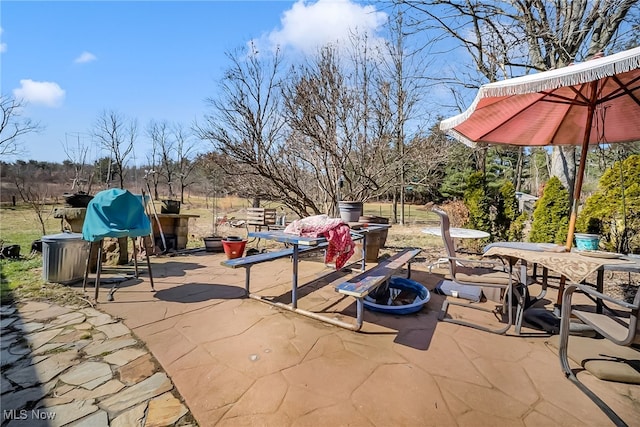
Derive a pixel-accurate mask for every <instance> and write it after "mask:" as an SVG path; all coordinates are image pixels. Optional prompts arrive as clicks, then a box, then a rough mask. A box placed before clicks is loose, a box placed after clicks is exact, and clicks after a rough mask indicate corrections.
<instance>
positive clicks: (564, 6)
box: [397, 0, 638, 198]
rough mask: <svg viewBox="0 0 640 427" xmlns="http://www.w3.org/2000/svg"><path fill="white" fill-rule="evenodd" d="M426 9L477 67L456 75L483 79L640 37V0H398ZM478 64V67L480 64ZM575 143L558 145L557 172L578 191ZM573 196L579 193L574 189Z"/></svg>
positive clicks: (427, 19)
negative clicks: (637, 24) (639, 20)
mask: <svg viewBox="0 0 640 427" xmlns="http://www.w3.org/2000/svg"><path fill="white" fill-rule="evenodd" d="M397 3H401V4H404V5H406V6H407V7H409V8H412V9H413V11H414V12H417V14H418V15H419V16H420V15H421V16H422V17H423V19H420V18H419V21H418V27H419V28H420V29H422V30H425V29H427V30H429V29H434V28H437V29H439V30H441V31H444V33H445V34H446V35H447V36H449V37H453V38H454V39H455V40H456V41H457V42H458V43H459V44H460V46H462V47H463V48H464V49H465V50H466V51H467V52H468V53H469V55H470V57H471V59H472V62H473V65H474V67H473V71H471V72H470V73H468V74H466V75H463V76H462V77H460V76H458V77H454V78H453V79H452V81H453V80H457V81H458V83H459V84H460V85H461V86H463V87H470V86H471V87H473V86H475V87H477V86H479V84H481V83H482V82H483V80H485V81H486V80H488V81H495V80H498V79H501V78H508V77H512V76H515V75H522V74H526V73H528V72H529V71H530V70H538V71H542V70H549V69H554V68H559V67H563V66H566V65H569V64H570V63H571V62H574V61H579V60H584V59H587V58H590V57H592V56H593V55H595V54H596V53H598V52H601V51H605V50H606V49H607V48H608V47H610V46H621V45H625V46H628V43H629V42H631V43H633V42H634V41H635V42H636V43H637V32H636V31H637V28H635V29H634V27H633V26H632V25H627V26H624V25H623V23H625V21H627V22H629V21H632V20H633V19H637V14H638V8H637V5H638V0H612V1H605V0H595V1H579V2H555V1H554V2H551V1H547V2H543V1H536V0H497V1H474V2H471V1H457V0H424V1H414V0H412V1H409V0H397ZM475 70H477V72H476V71H475ZM575 152H576V150H575V147H572V146H563V147H554V149H553V156H552V161H551V173H552V175H554V176H557V177H558V178H560V180H561V182H563V184H564V185H565V187H567V188H569V189H570V193H571V192H572V191H573V182H574V179H575V171H576V155H575ZM569 197H570V198H571V197H572V195H571V194H570V195H569Z"/></svg>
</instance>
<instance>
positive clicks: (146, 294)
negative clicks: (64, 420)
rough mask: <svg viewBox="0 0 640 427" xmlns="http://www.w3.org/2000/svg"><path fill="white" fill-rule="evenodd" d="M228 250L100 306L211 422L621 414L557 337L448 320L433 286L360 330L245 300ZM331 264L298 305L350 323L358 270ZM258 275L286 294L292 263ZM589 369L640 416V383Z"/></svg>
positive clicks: (558, 419)
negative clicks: (568, 366) (561, 349)
mask: <svg viewBox="0 0 640 427" xmlns="http://www.w3.org/2000/svg"><path fill="white" fill-rule="evenodd" d="M224 259H225V258H224V254H212V253H206V252H199V253H195V254H191V255H185V256H177V257H172V258H158V259H154V260H153V261H152V268H153V275H154V279H155V288H156V292H152V291H150V287H149V282H148V277H147V276H142V277H143V278H144V280H142V281H130V282H125V283H123V284H122V285H121V287H120V288H119V289H118V291H117V292H116V293H115V301H113V302H107V301H106V296H107V291H106V289H107V287H106V285H105V286H104V287H103V289H102V291H101V294H100V304H99V305H98V307H97V308H98V309H99V310H101V311H104V312H107V313H108V314H110V315H111V316H113V317H115V318H121V319H122V320H123V321H124V323H125V325H126V326H128V327H129V328H130V329H131V330H132V331H133V333H134V334H135V335H137V337H139V338H140V339H141V340H142V341H144V342H145V343H146V345H147V346H148V348H149V350H150V351H151V352H152V354H153V355H154V356H155V358H156V359H157V360H158V361H159V362H160V364H161V365H162V368H163V369H164V370H165V371H166V373H167V375H168V376H169V377H170V378H171V380H172V381H173V383H174V384H175V386H176V387H177V389H178V391H179V392H180V394H181V395H182V397H184V399H185V402H186V403H187V405H188V407H189V409H190V410H191V412H192V414H193V415H194V417H195V418H196V420H197V421H198V423H199V424H200V425H201V426H212V425H218V426H243V425H264V426H304V425H308V426H342V425H351V426H426V425H437V426H465V425H469V426H481V425H528V426H540V425H563V426H564V425H580V426H582V425H589V426H602V425H605V426H606V425H610V424H611V423H610V421H609V419H608V418H607V417H606V416H605V415H604V414H603V413H602V412H601V411H600V410H599V409H598V408H597V407H596V406H595V405H594V404H593V403H592V402H591V401H590V400H589V399H588V398H587V397H586V396H585V395H584V394H583V393H582V392H580V391H579V390H578V388H577V387H575V386H574V385H573V384H572V383H571V382H569V381H568V380H567V379H565V378H564V375H563V374H562V371H561V369H560V364H559V361H558V357H557V354H556V351H555V348H554V347H552V346H551V345H550V344H549V343H548V341H550V339H549V337H547V336H544V335H542V336H540V335H537V336H536V335H530V336H498V335H494V334H490V333H486V332H482V331H477V330H474V329H471V328H466V327H462V326H457V325H453V324H448V323H442V322H438V321H437V314H438V311H439V309H440V306H441V303H442V298H443V297H441V296H439V295H434V294H433V293H432V298H431V301H430V302H429V303H428V305H427V306H426V307H425V308H423V309H422V311H420V312H419V313H418V314H414V315H407V316H394V315H387V314H376V313H373V312H369V311H367V312H365V316H364V320H365V324H364V327H363V329H362V331H361V332H352V331H348V330H345V329H342V328H339V327H336V326H332V325H329V324H326V323H323V322H320V321H318V320H314V319H310V318H307V317H304V316H301V315H298V314H295V313H291V312H287V311H286V310H282V309H279V308H275V307H272V306H270V305H268V304H264V303H261V302H259V301H255V300H253V299H249V298H245V297H244V277H245V274H244V273H245V272H244V269H238V270H232V269H228V268H225V267H222V266H220V262H221V261H223V260H224ZM413 270H414V274H413V276H412V278H413V279H415V280H417V281H419V282H421V283H423V284H425V285H426V286H427V287H428V288H430V289H432V288H433V286H435V284H436V283H437V282H438V280H440V279H441V278H442V276H440V275H438V274H428V273H427V271H426V270H427V269H426V266H425V265H424V264H422V263H416V264H414V267H413ZM328 272H330V270H329V269H328V268H327V267H325V266H324V264H323V263H322V262H321V258H310V259H307V260H303V261H302V262H301V263H300V276H301V277H300V283H301V284H306V285H304V286H303V287H301V289H300V290H299V297H300V298H301V299H300V301H299V306H300V307H301V308H305V309H307V310H312V311H315V312H321V311H322V312H324V313H325V314H327V315H329V316H334V317H337V318H340V319H342V320H352V318H354V317H355V300H354V299H353V298H349V297H346V298H344V297H343V298H341V296H340V294H338V293H336V292H334V290H333V286H331V283H332V282H334V281H340V280H344V278H345V277H346V278H348V277H351V275H350V274H346V273H332V274H329V275H328V276H325V277H322V276H324V275H325V274H327V273H328ZM437 272H440V273H444V271H443V270H434V273H437ZM353 274H355V272H354V273H353ZM251 277H252V292H256V293H259V294H261V295H263V296H272V297H273V298H274V299H275V300H278V301H282V302H285V303H286V302H288V299H289V298H290V291H291V289H290V281H291V263H290V261H289V260H287V259H282V260H279V261H273V262H268V263H264V264H260V265H257V266H254V267H253V268H252V270H251ZM318 278H320V279H318ZM534 293H535V291H534ZM550 294H551V295H548V296H547V298H548V299H549V300H550V301H553V300H555V295H554V291H553V290H550ZM550 301H548V302H550ZM452 311H454V309H453V308H452ZM455 313H456V315H464V316H466V317H467V318H469V319H472V318H475V317H476V316H480V317H479V318H480V319H484V320H488V318H487V315H486V314H484V313H475V310H464V312H459V311H455ZM471 316H473V317H471ZM523 330H524V331H525V332H534V331H531V330H527V329H526V328H523ZM512 333H513V332H512ZM580 378H581V379H582V380H583V381H584V382H585V383H586V384H587V385H588V386H589V387H590V388H591V389H592V390H594V391H595V392H596V393H597V394H598V395H599V396H601V397H603V398H604V399H605V401H607V403H609V405H610V406H611V407H612V408H613V409H614V410H615V411H616V412H617V413H618V414H619V415H620V416H621V417H622V418H623V419H624V420H627V422H628V423H629V424H630V425H632V424H634V423H635V422H636V421H637V420H638V419H640V386H632V385H627V384H621V383H612V382H604V381H600V380H598V379H596V378H594V377H592V376H591V375H590V374H589V373H586V372H584V373H581V374H580ZM634 420H636V421H634Z"/></svg>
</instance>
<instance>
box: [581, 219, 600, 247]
mask: <svg viewBox="0 0 640 427" xmlns="http://www.w3.org/2000/svg"><path fill="white" fill-rule="evenodd" d="M586 231H587V232H586V233H576V234H575V239H576V248H577V249H578V250H586V251H595V250H598V247H599V245H600V233H601V232H602V220H600V219H599V218H589V222H588V223H587V230H586Z"/></svg>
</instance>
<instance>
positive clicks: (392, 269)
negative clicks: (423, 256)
mask: <svg viewBox="0 0 640 427" xmlns="http://www.w3.org/2000/svg"><path fill="white" fill-rule="evenodd" d="M420 252H421V249H413V248H407V249H404V250H402V251H401V252H399V253H397V254H395V255H393V256H392V257H390V258H387V259H386V260H384V261H382V262H381V263H380V264H378V265H377V266H375V267H374V268H372V269H371V270H368V271H365V272H364V273H361V274H359V275H357V276H356V277H354V278H352V279H349V280H348V281H346V282H342V283H340V284H339V285H336V287H335V290H336V292H339V293H341V294H344V295H348V296H352V297H354V298H355V299H356V313H357V315H356V323H355V325H348V327H347V326H345V325H342V324H341V325H339V326H343V327H347V328H348V329H352V330H354V331H359V330H360V329H361V328H362V322H363V319H362V317H363V313H364V302H363V299H364V297H366V296H367V295H369V293H371V292H373V291H374V290H375V289H377V288H378V287H380V286H381V285H383V284H384V283H387V281H388V280H389V278H390V277H391V276H392V275H393V274H394V273H396V272H397V271H398V270H400V269H401V268H402V266H404V265H405V264H406V265H407V277H411V262H412V261H413V259H414V258H415V257H416V256H417V255H418V254H419V253H420ZM341 323H342V322H341Z"/></svg>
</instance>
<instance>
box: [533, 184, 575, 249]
mask: <svg viewBox="0 0 640 427" xmlns="http://www.w3.org/2000/svg"><path fill="white" fill-rule="evenodd" d="M568 229H569V192H568V191H567V190H566V189H565V188H564V187H563V186H562V183H561V182H560V180H559V179H558V178H557V177H555V176H554V177H552V178H551V179H550V180H549V181H548V182H547V184H546V185H545V187H544V191H543V193H542V197H541V198H540V199H538V201H537V202H536V207H535V209H534V210H533V222H532V224H531V234H529V240H530V241H531V242H539V243H558V244H562V243H564V242H565V240H566V238H567V231H568Z"/></svg>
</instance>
